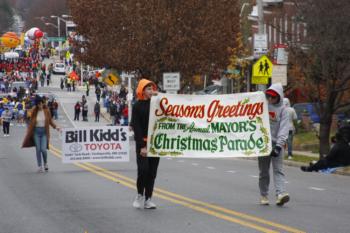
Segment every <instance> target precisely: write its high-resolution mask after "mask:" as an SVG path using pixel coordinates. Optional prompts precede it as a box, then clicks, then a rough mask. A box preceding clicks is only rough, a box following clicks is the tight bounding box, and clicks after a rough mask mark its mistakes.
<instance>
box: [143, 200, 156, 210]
mask: <svg viewBox="0 0 350 233" xmlns="http://www.w3.org/2000/svg"><path fill="white" fill-rule="evenodd" d="M144 208H145V209H156V208H157V206H156V204H154V203H153V202H152V201H151V198H148V199H147V200H146V201H145V205H144Z"/></svg>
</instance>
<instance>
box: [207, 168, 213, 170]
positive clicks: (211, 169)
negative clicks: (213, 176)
mask: <svg viewBox="0 0 350 233" xmlns="http://www.w3.org/2000/svg"><path fill="white" fill-rule="evenodd" d="M207 168H208V169H210V170H214V169H215V167H207Z"/></svg>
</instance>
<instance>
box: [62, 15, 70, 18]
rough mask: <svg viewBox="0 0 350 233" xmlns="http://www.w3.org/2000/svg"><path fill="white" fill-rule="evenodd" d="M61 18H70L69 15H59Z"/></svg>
mask: <svg viewBox="0 0 350 233" xmlns="http://www.w3.org/2000/svg"><path fill="white" fill-rule="evenodd" d="M61 17H62V18H71V17H72V16H71V15H61Z"/></svg>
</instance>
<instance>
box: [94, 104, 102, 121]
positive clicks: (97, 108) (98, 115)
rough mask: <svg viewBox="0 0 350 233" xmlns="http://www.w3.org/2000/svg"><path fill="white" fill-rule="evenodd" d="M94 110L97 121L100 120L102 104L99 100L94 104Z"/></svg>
mask: <svg viewBox="0 0 350 233" xmlns="http://www.w3.org/2000/svg"><path fill="white" fill-rule="evenodd" d="M94 112H95V122H99V121H100V112H101V106H100V103H99V102H98V101H97V102H96V104H95V106H94Z"/></svg>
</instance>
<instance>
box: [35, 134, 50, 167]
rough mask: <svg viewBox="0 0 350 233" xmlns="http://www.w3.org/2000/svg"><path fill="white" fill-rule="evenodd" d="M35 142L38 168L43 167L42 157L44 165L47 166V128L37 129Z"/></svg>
mask: <svg viewBox="0 0 350 233" xmlns="http://www.w3.org/2000/svg"><path fill="white" fill-rule="evenodd" d="M34 142H35V148H36V159H37V162H38V167H41V155H42V156H43V160H44V164H47V136H46V130H45V127H35V129H34Z"/></svg>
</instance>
